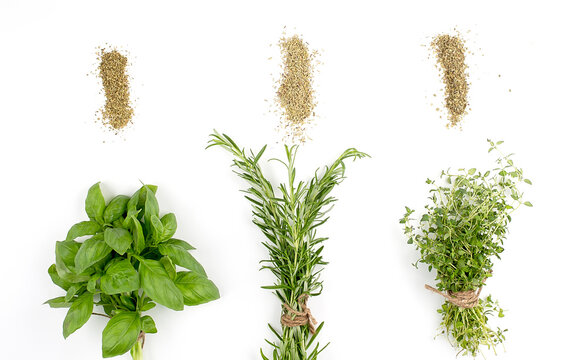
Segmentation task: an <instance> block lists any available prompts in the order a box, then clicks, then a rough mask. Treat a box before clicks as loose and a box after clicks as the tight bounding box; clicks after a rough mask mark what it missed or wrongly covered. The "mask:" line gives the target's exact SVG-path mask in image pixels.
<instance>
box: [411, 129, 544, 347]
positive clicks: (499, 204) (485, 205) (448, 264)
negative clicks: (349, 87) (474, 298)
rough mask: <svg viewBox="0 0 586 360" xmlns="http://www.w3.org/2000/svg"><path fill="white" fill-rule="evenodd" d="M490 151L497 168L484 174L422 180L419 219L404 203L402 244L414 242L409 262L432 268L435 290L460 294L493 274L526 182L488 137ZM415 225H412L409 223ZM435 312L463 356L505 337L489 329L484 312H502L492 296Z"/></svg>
mask: <svg viewBox="0 0 586 360" xmlns="http://www.w3.org/2000/svg"><path fill="white" fill-rule="evenodd" d="M488 142H489V144H490V146H489V150H488V151H489V152H492V151H494V150H496V151H497V152H498V153H500V156H499V157H498V158H497V160H496V163H497V167H496V168H494V169H492V170H489V171H486V172H484V173H482V172H478V171H477V170H476V169H474V168H472V169H468V170H467V169H459V170H458V171H457V172H455V173H452V172H450V170H448V171H442V173H441V176H440V180H443V181H440V182H436V181H433V180H430V179H427V184H429V185H431V187H432V189H431V190H430V194H431V196H430V197H429V199H430V200H431V202H432V204H429V205H426V206H425V209H426V212H425V213H424V214H423V215H422V216H421V218H420V219H419V220H417V219H414V218H412V217H411V216H412V214H413V213H414V212H415V211H414V210H412V209H410V208H408V207H406V213H405V216H404V217H403V218H402V219H401V221H400V222H401V223H402V224H404V230H405V234H406V235H407V237H408V240H407V243H409V244H415V246H416V247H417V249H418V250H419V251H420V254H421V257H420V259H418V260H417V261H416V263H415V264H414V265H415V267H417V265H418V264H420V263H423V264H427V265H428V270H429V271H432V269H435V270H436V273H437V276H436V281H437V283H436V287H437V289H438V290H440V291H447V292H454V293H455V292H462V291H469V290H476V289H480V288H482V286H483V285H484V284H485V281H486V280H487V279H488V278H490V277H491V276H492V266H493V258H497V259H500V254H501V253H502V252H503V250H504V248H503V243H504V240H505V239H506V236H507V233H508V225H509V223H510V222H511V214H512V213H513V212H514V211H516V210H517V209H518V208H519V207H520V206H521V205H526V206H533V205H532V204H531V203H530V202H528V201H523V200H522V198H523V193H522V192H521V191H520V190H519V189H518V185H520V184H521V183H526V184H531V181H530V180H529V179H526V178H525V177H524V175H523V170H521V169H520V168H518V167H516V166H515V164H514V162H513V160H512V158H511V157H512V155H513V154H509V155H504V154H503V153H501V152H500V151H499V150H498V145H500V144H502V141H499V142H496V143H495V142H493V141H491V140H488ZM413 221H415V222H416V224H415V225H413V224H412V222H413ZM438 312H439V313H440V314H441V315H442V323H441V327H442V331H441V333H442V334H445V335H447V336H448V339H449V340H450V341H451V342H452V344H453V345H454V347H455V348H456V349H457V350H458V351H459V352H460V353H463V354H470V355H472V356H476V355H477V354H478V352H479V348H480V346H481V345H485V346H487V347H488V348H489V349H492V350H496V349H495V348H496V346H497V345H498V344H500V343H502V342H503V341H504V340H505V335H504V333H505V331H507V330H501V329H500V328H497V329H496V330H493V329H491V328H490V327H489V326H488V324H487V322H488V319H489V316H490V315H492V314H493V313H497V314H498V316H499V317H503V316H504V313H503V310H502V309H501V308H500V307H499V306H498V303H497V302H495V301H493V300H492V298H491V296H488V297H486V298H485V299H479V301H478V304H477V305H476V306H474V307H472V308H463V307H458V306H456V305H454V304H453V303H451V302H449V301H446V302H445V303H444V304H443V305H442V306H441V308H440V309H438Z"/></svg>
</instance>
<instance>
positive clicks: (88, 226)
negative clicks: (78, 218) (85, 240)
mask: <svg viewBox="0 0 586 360" xmlns="http://www.w3.org/2000/svg"><path fill="white" fill-rule="evenodd" d="M101 229H102V226H101V225H100V224H98V223H97V222H95V221H91V220H90V221H82V222H78V223H77V224H75V225H73V226H72V227H71V229H69V232H68V233H67V238H66V239H65V241H70V240H74V239H76V238H78V237H80V236H85V235H95V234H96V233H97V232H98V231H100V230H101Z"/></svg>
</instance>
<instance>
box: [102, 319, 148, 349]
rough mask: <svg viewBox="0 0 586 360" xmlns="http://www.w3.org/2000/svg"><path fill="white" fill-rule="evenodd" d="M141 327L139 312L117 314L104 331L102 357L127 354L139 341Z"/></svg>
mask: <svg viewBox="0 0 586 360" xmlns="http://www.w3.org/2000/svg"><path fill="white" fill-rule="evenodd" d="M140 328H141V321H140V315H139V314H138V313H136V312H130V311H123V312H120V313H118V314H116V315H115V316H114V317H113V318H111V319H110V321H108V324H107V325H106V327H105V328H104V331H103V332H102V357H105V358H109V357H114V356H118V355H123V354H126V353H127V352H128V351H129V350H130V348H132V345H134V343H135V342H136V341H137V339H138V335H139V334H140Z"/></svg>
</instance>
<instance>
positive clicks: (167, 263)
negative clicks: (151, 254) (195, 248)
mask: <svg viewBox="0 0 586 360" xmlns="http://www.w3.org/2000/svg"><path fill="white" fill-rule="evenodd" d="M159 261H160V262H161V264H163V267H164V268H165V271H167V274H168V275H169V277H170V278H171V280H175V277H176V276H177V270H176V269H175V264H173V261H172V260H171V259H170V258H169V257H168V256H163V257H162V258H161V259H159Z"/></svg>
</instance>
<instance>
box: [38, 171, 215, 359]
mask: <svg viewBox="0 0 586 360" xmlns="http://www.w3.org/2000/svg"><path fill="white" fill-rule="evenodd" d="M156 190H157V187H156V186H153V185H145V186H143V187H141V188H140V189H139V190H138V191H137V192H136V193H134V195H133V196H132V197H130V198H129V197H127V196H124V195H118V196H116V197H114V198H113V199H112V200H110V202H109V203H108V204H106V201H105V200H104V197H103V195H102V192H101V190H100V186H99V183H97V184H95V185H93V186H92V187H91V188H90V190H89V191H88V196H87V199H86V201H85V209H86V213H87V215H88V217H89V218H90V220H89V221H82V222H79V223H77V224H75V225H73V226H72V227H71V229H70V230H69V232H68V233H67V238H66V240H65V241H57V243H56V246H55V257H56V261H55V264H53V265H51V266H50V267H49V276H50V277H51V280H52V281H53V283H55V284H56V285H57V286H59V287H61V288H62V289H63V290H65V291H66V295H65V296H60V297H56V298H54V299H51V300H48V301H47V302H46V304H48V305H49V306H51V307H52V308H69V310H68V312H67V315H66V317H65V321H64V322H63V336H64V337H66V338H67V337H68V336H69V335H71V334H72V333H73V332H75V331H76V330H77V329H79V328H80V327H82V326H83V325H84V324H85V323H86V322H87V321H88V320H89V318H90V317H91V315H99V316H103V317H107V318H109V321H108V323H107V325H106V327H105V329H104V331H103V333H102V356H103V357H105V358H106V357H113V356H117V355H122V354H125V353H127V352H128V351H131V355H132V356H133V358H134V359H142V341H141V339H140V338H141V337H142V336H139V335H141V334H142V335H144V333H156V332H157V328H156V325H155V322H154V320H153V318H151V317H150V316H147V315H144V316H143V315H142V313H143V312H145V311H148V310H150V309H152V308H154V307H155V306H156V304H157V303H158V304H161V305H164V306H166V307H168V308H170V309H173V310H183V306H184V305H199V304H203V303H206V302H209V301H212V300H215V299H218V298H219V297H220V294H219V292H218V289H217V288H216V286H215V285H214V283H213V282H212V281H210V280H209V279H208V278H207V275H206V273H205V271H204V270H203V267H202V266H201V265H200V264H199V263H198V262H197V261H196V260H195V259H194V258H193V256H192V255H191V254H190V253H189V250H193V249H194V248H193V247H192V246H191V245H189V243H187V242H185V241H183V240H178V239H173V238H172V236H173V235H174V234H175V230H176V229H177V221H176V219H175V215H173V214H166V215H165V216H163V217H162V218H159V205H158V202H157V199H156V197H155V192H156ZM82 236H90V237H89V238H88V239H86V240H85V241H78V240H79V239H80V238H81V237H82ZM167 255H169V256H167ZM177 265H178V266H181V267H185V268H186V269H187V270H189V271H181V272H179V274H181V278H182V279H184V278H187V279H189V281H179V282H177V279H178V278H179V277H178V276H177V278H176V277H175V275H174V274H176V273H177V270H176V266H177ZM97 306H102V307H103V311H104V313H95V312H94V308H95V307H97ZM143 339H144V337H143Z"/></svg>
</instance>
